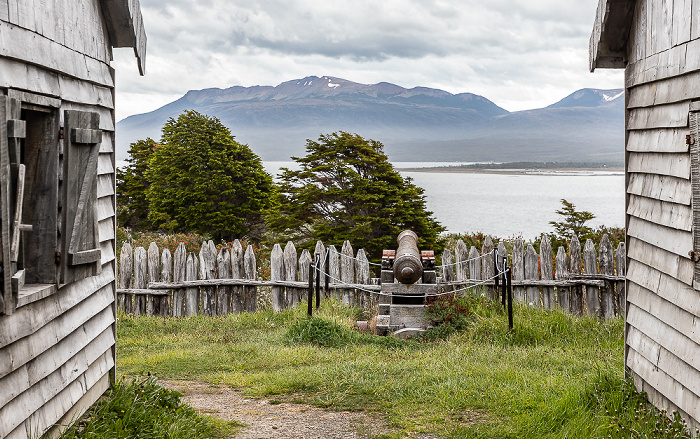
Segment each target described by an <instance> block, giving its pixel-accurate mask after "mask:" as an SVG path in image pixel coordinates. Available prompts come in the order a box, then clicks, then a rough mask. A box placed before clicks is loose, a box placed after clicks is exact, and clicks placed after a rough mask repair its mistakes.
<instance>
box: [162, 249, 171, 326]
mask: <svg viewBox="0 0 700 439" xmlns="http://www.w3.org/2000/svg"><path fill="white" fill-rule="evenodd" d="M160 281H161V282H172V281H173V257H172V255H171V253H170V249H167V248H164V249H163V252H162V253H161V255H160ZM172 296H173V290H168V294H167V295H166V296H162V298H161V300H160V315H161V317H168V316H169V315H170V313H171V311H170V310H171V308H172Z"/></svg>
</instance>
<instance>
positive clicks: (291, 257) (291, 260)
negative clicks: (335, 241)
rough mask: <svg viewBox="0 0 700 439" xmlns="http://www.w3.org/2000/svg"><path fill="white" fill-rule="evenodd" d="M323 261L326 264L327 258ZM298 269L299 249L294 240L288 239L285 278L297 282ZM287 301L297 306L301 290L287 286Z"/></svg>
mask: <svg viewBox="0 0 700 439" xmlns="http://www.w3.org/2000/svg"><path fill="white" fill-rule="evenodd" d="M324 253H325V252H324ZM324 259H325V258H324ZM323 263H324V264H325V260H324V261H323ZM298 270H299V258H298V257H297V249H296V247H295V246H294V243H293V242H292V241H288V242H287V244H286V245H285V246H284V280H288V281H292V282H295V281H296V280H297V279H298V278H299V276H298ZM324 271H325V268H324ZM287 301H288V302H289V306H290V307H292V308H293V307H295V306H297V304H298V303H299V290H297V289H296V288H287Z"/></svg>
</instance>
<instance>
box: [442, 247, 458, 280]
mask: <svg viewBox="0 0 700 439" xmlns="http://www.w3.org/2000/svg"><path fill="white" fill-rule="evenodd" d="M452 262H453V261H452V252H451V251H450V249H448V248H446V249H445V251H444V252H442V281H443V282H444V283H449V282H452V281H453V280H455V267H454V265H452Z"/></svg>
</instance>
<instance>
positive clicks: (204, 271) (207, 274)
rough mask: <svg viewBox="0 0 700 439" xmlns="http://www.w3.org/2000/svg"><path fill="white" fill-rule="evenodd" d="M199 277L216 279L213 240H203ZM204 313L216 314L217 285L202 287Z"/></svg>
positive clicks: (200, 251) (207, 314) (206, 314)
mask: <svg viewBox="0 0 700 439" xmlns="http://www.w3.org/2000/svg"><path fill="white" fill-rule="evenodd" d="M199 278H200V279H201V280H209V279H216V246H215V245H214V242H213V241H209V242H203V243H202V248H201V250H199ZM200 291H201V296H202V315H205V316H215V315H216V287H202V288H201V290H200Z"/></svg>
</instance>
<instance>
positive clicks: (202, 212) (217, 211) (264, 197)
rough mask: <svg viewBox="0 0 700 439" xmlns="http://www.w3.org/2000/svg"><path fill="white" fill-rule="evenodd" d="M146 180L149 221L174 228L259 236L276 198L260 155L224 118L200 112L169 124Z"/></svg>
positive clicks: (187, 113)
mask: <svg viewBox="0 0 700 439" xmlns="http://www.w3.org/2000/svg"><path fill="white" fill-rule="evenodd" d="M146 178H147V180H148V182H149V183H150V186H149V188H148V190H147V199H148V204H149V214H148V219H149V220H150V221H151V222H152V224H153V226H154V227H159V228H163V229H167V230H170V231H175V232H197V233H201V234H209V235H211V236H213V237H214V238H216V239H225V240H231V239H234V238H240V237H248V238H258V237H259V236H260V234H261V233H262V232H263V230H264V216H265V212H266V211H267V209H269V208H270V207H271V206H272V203H273V200H274V184H273V182H272V177H270V175H269V174H267V173H266V172H265V171H264V169H263V167H262V163H261V161H260V158H259V157H258V156H257V155H255V154H254V153H253V152H252V151H251V150H250V148H249V147H248V146H247V145H242V144H240V143H238V142H236V141H235V140H234V137H233V136H232V135H231V132H230V131H229V130H228V128H226V127H225V126H224V125H223V124H222V123H221V122H220V121H219V119H217V118H216V117H209V116H206V115H203V114H200V113H198V112H196V111H185V112H183V113H182V114H181V115H180V116H178V118H177V119H173V118H170V119H168V121H167V122H166V123H165V125H164V126H163V136H162V139H161V145H159V146H158V147H157V148H155V150H154V151H153V155H152V157H151V158H150V159H149V161H148V170H147V171H146Z"/></svg>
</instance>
